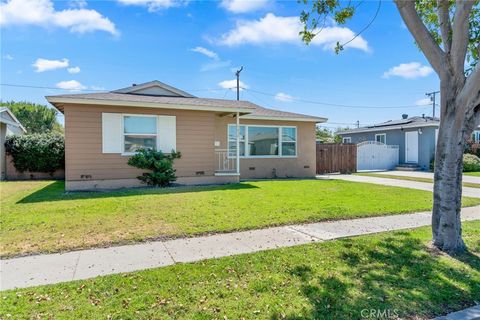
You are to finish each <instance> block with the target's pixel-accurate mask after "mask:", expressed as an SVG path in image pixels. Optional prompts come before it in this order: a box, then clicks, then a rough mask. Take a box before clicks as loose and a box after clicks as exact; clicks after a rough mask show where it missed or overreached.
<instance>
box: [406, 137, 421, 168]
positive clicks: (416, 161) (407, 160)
mask: <svg viewBox="0 0 480 320" xmlns="http://www.w3.org/2000/svg"><path fill="white" fill-rule="evenodd" d="M409 134H411V135H412V134H415V135H414V137H415V139H416V149H417V151H416V157H415V158H416V159H415V160H413V161H412V160H409V158H408V149H409V148H408V146H409V140H408V135H409ZM412 141H413V140H412ZM405 163H418V131H416V130H415V131H405Z"/></svg>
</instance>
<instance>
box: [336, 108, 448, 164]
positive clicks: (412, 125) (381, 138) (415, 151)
mask: <svg viewBox="0 0 480 320" xmlns="http://www.w3.org/2000/svg"><path fill="white" fill-rule="evenodd" d="M438 126H439V120H438V119H437V118H435V119H434V118H432V117H425V116H422V117H410V118H409V117H408V116H407V115H405V114H404V115H403V116H402V119H401V120H390V121H387V122H383V123H379V124H375V125H373V126H367V127H362V128H357V129H351V130H346V131H341V132H338V135H340V136H341V137H342V140H343V142H344V143H355V144H358V143H360V142H364V141H377V142H380V143H383V144H387V145H397V146H398V147H399V159H398V160H399V161H398V162H399V163H400V165H402V164H408V165H414V166H415V165H418V166H419V167H420V168H421V169H422V170H428V169H429V166H430V161H431V160H432V159H433V158H434V155H435V145H436V140H437V135H438Z"/></svg>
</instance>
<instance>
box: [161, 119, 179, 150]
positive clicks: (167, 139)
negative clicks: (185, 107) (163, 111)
mask: <svg viewBox="0 0 480 320" xmlns="http://www.w3.org/2000/svg"><path fill="white" fill-rule="evenodd" d="M176 122H177V119H176V117H175V116H158V138H157V149H158V150H160V151H162V152H164V153H170V152H172V150H177V124H176Z"/></svg>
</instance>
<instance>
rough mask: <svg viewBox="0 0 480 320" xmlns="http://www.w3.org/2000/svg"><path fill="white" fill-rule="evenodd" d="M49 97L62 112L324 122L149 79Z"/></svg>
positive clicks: (324, 119) (320, 119) (319, 118)
mask: <svg viewBox="0 0 480 320" xmlns="http://www.w3.org/2000/svg"><path fill="white" fill-rule="evenodd" d="M46 99H47V100H48V102H50V103H51V104H52V105H54V106H55V107H56V108H57V109H58V110H60V111H61V112H63V107H64V105H66V104H85V105H108V106H128V107H146V108H164V109H183V110H202V111H215V112H222V113H224V112H227V113H234V112H239V113H240V114H241V115H242V119H243V118H245V119H263V120H284V121H310V122H325V121H326V120H327V119H326V118H322V117H314V116H308V115H304V114H299V113H293V112H286V111H279V110H274V109H267V108H263V107H260V106H258V105H256V104H254V103H251V102H249V101H237V100H226V99H212V98H197V97H194V96H193V95H191V94H189V93H187V92H184V91H182V90H180V89H177V88H174V87H171V86H169V85H166V84H164V83H162V82H160V81H150V82H147V83H143V84H140V85H133V86H131V87H127V88H123V89H119V90H114V91H111V92H102V93H85V94H63V95H56V96H47V97H46Z"/></svg>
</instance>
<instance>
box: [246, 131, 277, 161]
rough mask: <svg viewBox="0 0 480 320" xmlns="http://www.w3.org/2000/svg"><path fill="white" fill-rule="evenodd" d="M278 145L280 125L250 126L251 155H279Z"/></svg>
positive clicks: (249, 151) (249, 153) (249, 148)
mask: <svg viewBox="0 0 480 320" xmlns="http://www.w3.org/2000/svg"><path fill="white" fill-rule="evenodd" d="M278 146H279V143H278V127H250V126H249V127H248V147H247V149H248V150H247V154H248V155H249V156H277V155H278Z"/></svg>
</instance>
